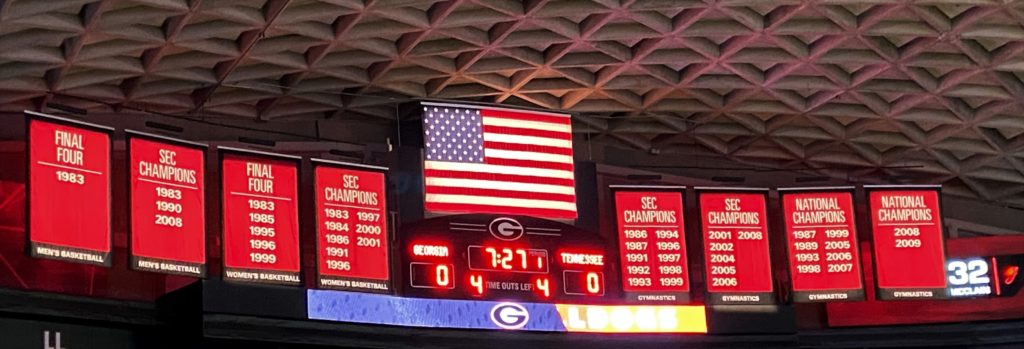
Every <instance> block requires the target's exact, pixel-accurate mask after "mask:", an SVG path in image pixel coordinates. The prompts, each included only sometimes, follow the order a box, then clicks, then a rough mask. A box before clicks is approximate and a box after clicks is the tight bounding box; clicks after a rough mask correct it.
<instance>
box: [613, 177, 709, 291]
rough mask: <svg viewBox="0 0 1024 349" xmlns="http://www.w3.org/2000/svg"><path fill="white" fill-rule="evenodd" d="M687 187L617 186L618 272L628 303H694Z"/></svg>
mask: <svg viewBox="0 0 1024 349" xmlns="http://www.w3.org/2000/svg"><path fill="white" fill-rule="evenodd" d="M683 189H684V188H682V187H634V186H628V187H616V186H613V187H612V190H614V197H615V220H616V228H617V232H618V241H619V244H618V245H619V265H620V268H619V270H620V273H621V280H622V291H623V292H624V293H625V296H626V300H627V301H638V302H647V303H657V302H669V303H676V302H686V301H688V300H689V291H690V281H689V279H690V276H689V272H688V270H687V258H686V236H685V231H686V230H685V224H684V223H683V193H682V190H683Z"/></svg>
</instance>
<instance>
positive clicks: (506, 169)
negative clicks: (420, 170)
mask: <svg viewBox="0 0 1024 349" xmlns="http://www.w3.org/2000/svg"><path fill="white" fill-rule="evenodd" d="M569 165H572V164H569ZM423 167H424V169H426V170H441V171H464V172H477V173H485V174H501V175H516V176H533V177H548V178H559V179H566V180H569V181H570V182H571V181H572V180H573V173H572V171H564V170H549V169H540V168H530V167H519V166H502V165H492V164H471V163H458V162H445V161H430V160H427V161H424V162H423Z"/></svg>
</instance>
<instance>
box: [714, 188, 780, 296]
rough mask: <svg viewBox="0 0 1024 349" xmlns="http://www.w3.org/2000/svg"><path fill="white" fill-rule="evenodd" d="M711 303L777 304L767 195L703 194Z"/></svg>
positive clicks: (746, 192)
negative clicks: (773, 283) (766, 204)
mask: <svg viewBox="0 0 1024 349" xmlns="http://www.w3.org/2000/svg"><path fill="white" fill-rule="evenodd" d="M698 201H699V202H700V212H701V232H702V234H703V238H704V265H705V271H704V272H705V275H706V280H705V282H706V284H707V286H706V287H707V291H708V294H709V297H708V303H710V304H770V303H774V301H775V299H774V294H773V285H772V261H771V255H770V254H769V250H768V219H767V218H768V217H767V213H766V207H765V201H766V199H765V192H764V191H754V190H750V191H730V192H724V191H700V190H698Z"/></svg>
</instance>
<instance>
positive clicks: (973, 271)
mask: <svg viewBox="0 0 1024 349" xmlns="http://www.w3.org/2000/svg"><path fill="white" fill-rule="evenodd" d="M946 269H948V270H949V271H950V272H951V274H950V275H949V283H950V284H953V285H955V286H962V285H968V284H970V285H975V284H987V283H989V278H988V263H985V261H982V260H978V259H974V260H969V261H951V262H949V265H948V266H947V267H946Z"/></svg>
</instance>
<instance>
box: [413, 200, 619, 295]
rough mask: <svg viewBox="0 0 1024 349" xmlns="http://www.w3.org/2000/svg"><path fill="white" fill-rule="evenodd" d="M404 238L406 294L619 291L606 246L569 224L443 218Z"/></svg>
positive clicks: (523, 219) (509, 218)
mask: <svg viewBox="0 0 1024 349" xmlns="http://www.w3.org/2000/svg"><path fill="white" fill-rule="evenodd" d="M401 238H402V241H401V242H402V249H401V255H402V257H403V263H402V264H401V267H400V270H401V273H402V278H404V279H405V280H404V282H403V286H402V287H403V291H404V292H403V295H405V296H414V297H427V298H455V299H499V300H500V299H517V300H535V301H544V300H549V299H550V300H567V299H569V300H575V301H599V300H600V299H602V298H603V296H604V295H605V294H606V293H610V294H617V293H618V287H615V288H614V290H609V289H608V288H609V286H611V285H613V283H610V282H606V278H607V277H608V270H609V269H608V265H607V257H606V255H605V253H604V249H605V244H604V241H602V240H601V239H600V238H599V237H597V236H595V235H593V234H589V233H587V232H585V231H582V230H579V229H577V228H575V227H572V226H569V225H564V224H560V223H555V222H552V221H547V220H542V219H537V218H531V217H521V216H499V215H457V216H444V217H439V218H433V219H428V220H425V221H422V222H420V223H418V224H416V225H415V226H413V227H410V228H409V229H406V230H404V231H403V233H402V235H401ZM616 281H617V280H616Z"/></svg>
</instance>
